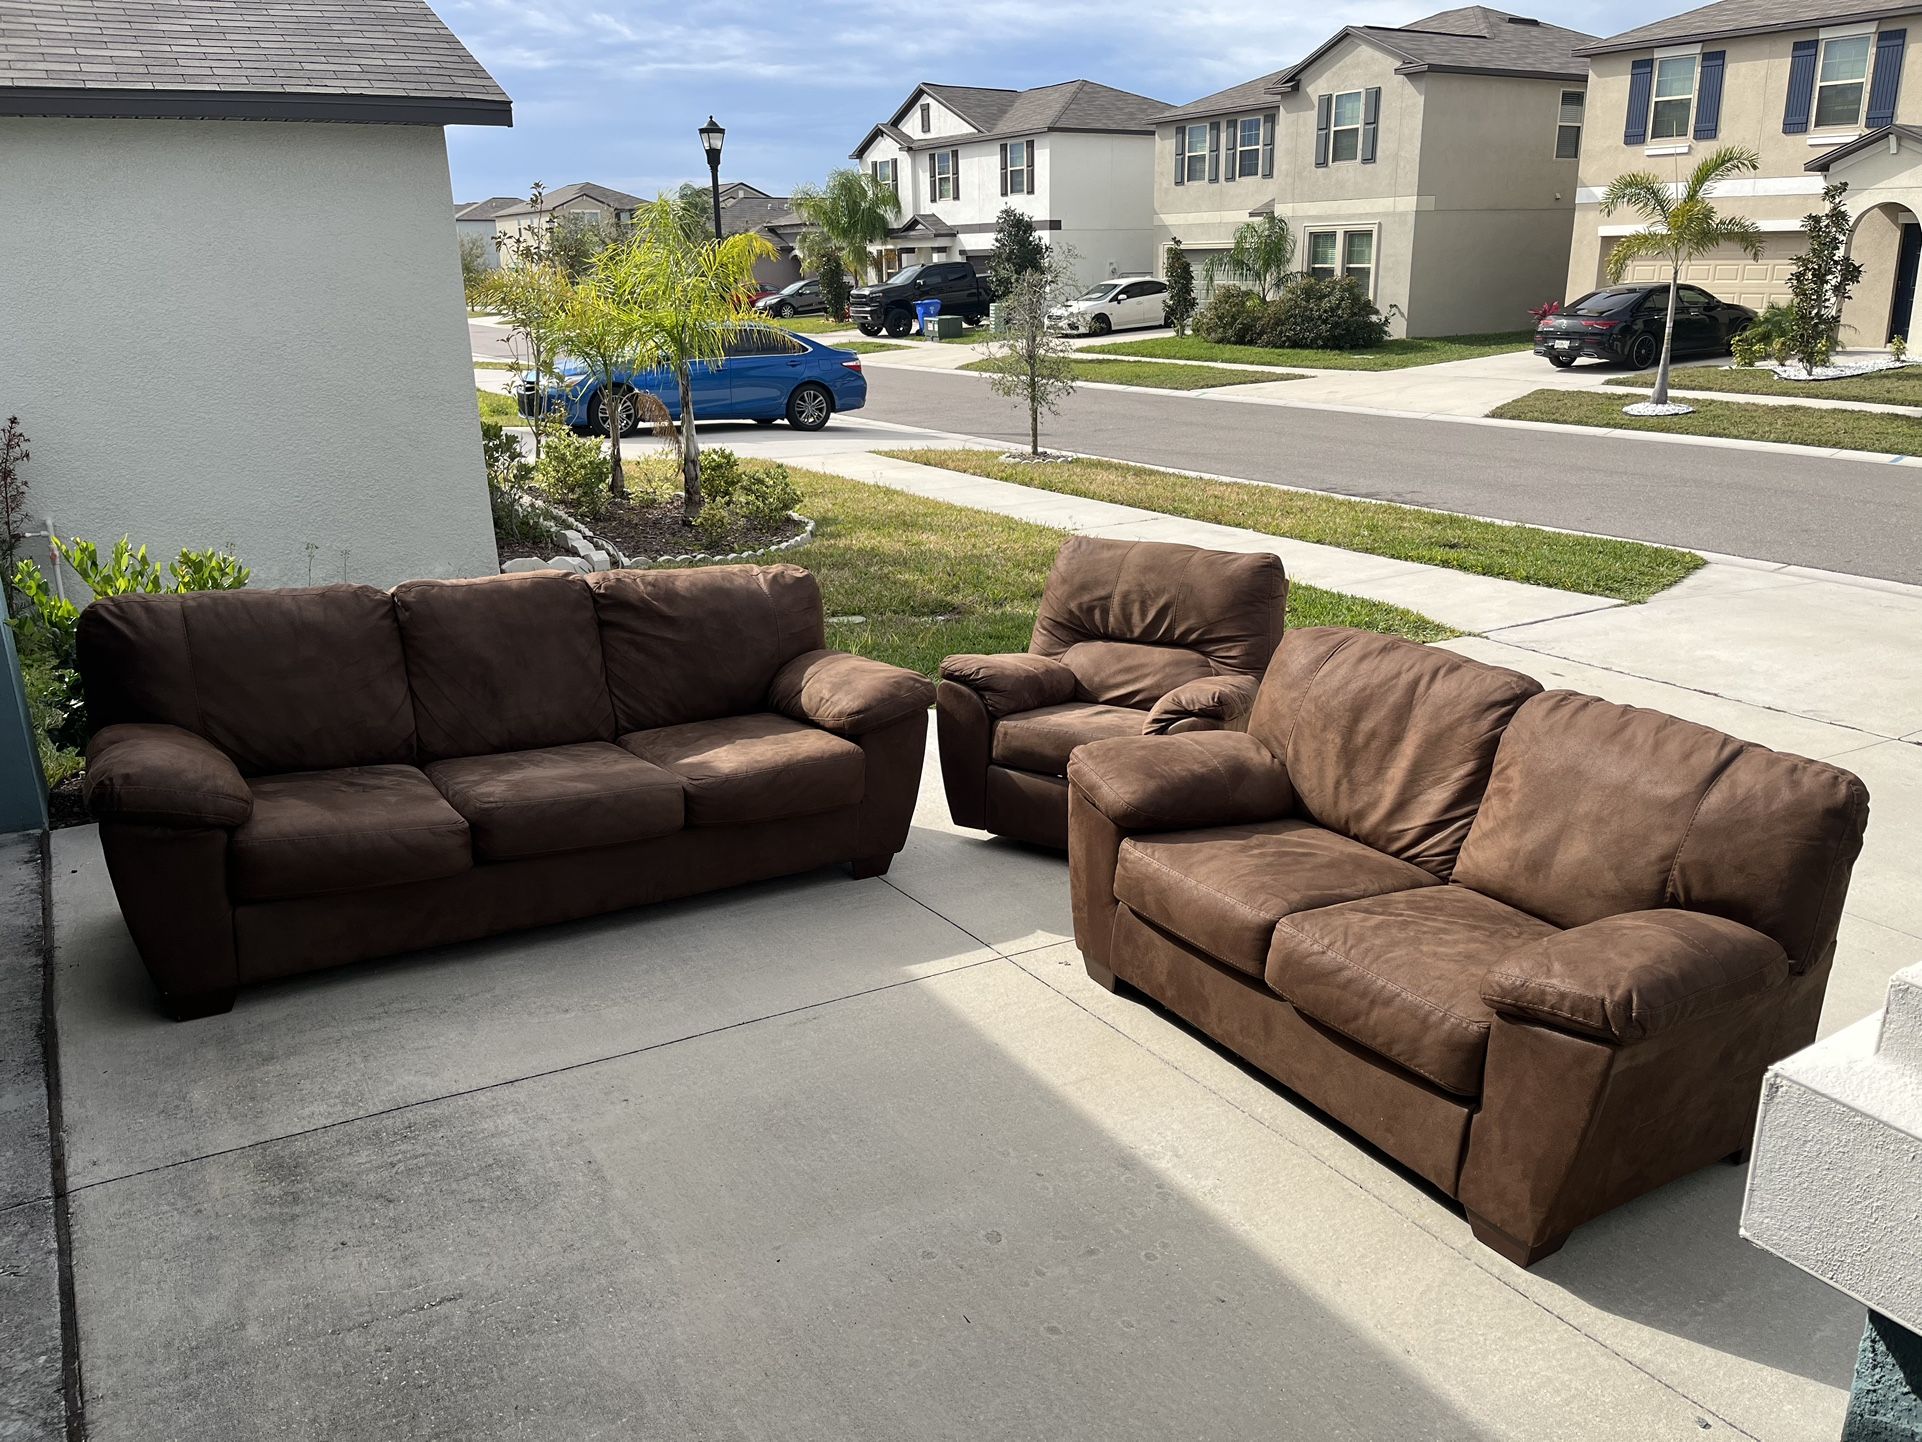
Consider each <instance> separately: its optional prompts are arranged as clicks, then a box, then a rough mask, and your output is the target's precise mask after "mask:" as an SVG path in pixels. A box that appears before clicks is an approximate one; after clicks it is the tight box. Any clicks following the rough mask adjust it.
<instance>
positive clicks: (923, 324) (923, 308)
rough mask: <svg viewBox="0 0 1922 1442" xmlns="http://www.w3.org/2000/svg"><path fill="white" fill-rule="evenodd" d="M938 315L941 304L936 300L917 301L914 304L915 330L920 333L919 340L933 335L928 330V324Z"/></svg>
mask: <svg viewBox="0 0 1922 1442" xmlns="http://www.w3.org/2000/svg"><path fill="white" fill-rule="evenodd" d="M939 314H941V302H940V301H938V300H917V301H916V302H915V303H914V321H915V329H916V330H918V331H920V332H921V339H923V340H926V339H927V338H928V337H929V336H930V335H932V334H933V332H932V331H931V330H929V329H928V322H929V321H931V320H933V319H934V318H935V317H936V316H937V315H939Z"/></svg>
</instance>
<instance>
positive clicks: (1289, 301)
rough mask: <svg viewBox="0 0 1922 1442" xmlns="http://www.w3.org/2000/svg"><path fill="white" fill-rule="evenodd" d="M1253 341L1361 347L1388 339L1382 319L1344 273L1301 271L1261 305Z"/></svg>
mask: <svg viewBox="0 0 1922 1442" xmlns="http://www.w3.org/2000/svg"><path fill="white" fill-rule="evenodd" d="M1256 336H1257V341H1256V344H1258V345H1264V346H1271V347H1273V348H1275V349H1277V350H1366V349H1367V348H1369V347H1370V346H1378V345H1380V344H1381V343H1382V342H1383V341H1385V340H1387V339H1388V322H1387V321H1386V320H1384V319H1383V318H1382V314H1381V312H1380V311H1378V310H1376V309H1375V303H1374V302H1373V301H1371V300H1369V299H1368V293H1367V292H1366V291H1364V290H1363V289H1362V288H1361V286H1360V285H1359V284H1357V283H1356V282H1355V281H1354V280H1353V279H1351V278H1350V277H1348V276H1341V277H1339V278H1334V279H1330V278H1325V277H1320V276H1302V277H1300V278H1299V279H1297V280H1295V281H1294V282H1292V283H1291V284H1289V285H1287V286H1285V287H1284V288H1283V289H1282V292H1281V294H1280V295H1279V296H1277V297H1276V298H1275V299H1274V300H1272V301H1270V302H1269V303H1268V304H1267V305H1266V306H1265V307H1263V309H1262V313H1261V319H1260V323H1259V326H1258V328H1257V330H1256Z"/></svg>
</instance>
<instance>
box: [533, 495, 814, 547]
mask: <svg viewBox="0 0 1922 1442" xmlns="http://www.w3.org/2000/svg"><path fill="white" fill-rule="evenodd" d="M590 524H591V525H592V526H593V530H594V534H595V535H597V536H601V537H603V538H605V539H606V540H609V541H612V542H613V543H614V544H615V545H616V546H618V547H619V548H620V549H621V551H622V552H623V553H624V554H626V555H627V556H628V557H629V559H631V560H636V561H651V560H653V559H654V558H655V557H657V556H683V555H689V554H696V553H700V552H708V553H711V554H714V555H728V554H729V553H731V552H735V551H754V550H759V549H762V548H764V547H767V546H774V545H779V544H780V543H781V542H782V541H786V540H791V539H792V538H793V537H795V536H798V535H800V534H801V532H802V531H803V530H805V529H806V528H807V524H806V522H804V521H799V520H796V519H795V518H794V517H793V516H783V517H781V519H780V520H779V521H777V522H776V523H775V524H773V525H771V526H766V525H759V524H752V523H743V522H740V521H736V522H734V523H733V524H731V525H730V526H729V527H728V529H727V530H726V532H724V533H723V534H722V535H720V536H718V537H713V538H710V537H707V536H704V535H702V533H701V532H699V531H696V530H695V529H694V528H693V527H692V526H689V525H686V524H684V523H683V522H682V520H681V500H680V497H678V496H676V497H675V498H674V499H673V500H672V501H669V502H668V503H667V504H665V505H654V506H646V505H635V504H633V503H632V502H621V501H616V502H614V503H613V505H612V506H610V507H609V509H608V511H607V513H606V514H605V515H602V516H600V517H599V518H597V519H596V520H594V521H593V522H591V523H590ZM501 554H502V555H503V556H505V555H506V552H505V551H503V552H502V553H501Z"/></svg>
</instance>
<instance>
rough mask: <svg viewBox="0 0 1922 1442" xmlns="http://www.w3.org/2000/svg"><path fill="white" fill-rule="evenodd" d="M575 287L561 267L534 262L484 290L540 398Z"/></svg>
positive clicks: (551, 374) (495, 277) (507, 270)
mask: <svg viewBox="0 0 1922 1442" xmlns="http://www.w3.org/2000/svg"><path fill="white" fill-rule="evenodd" d="M572 289H573V287H572V286H571V285H570V284H569V282H568V279H567V275H566V273H565V272H564V271H562V270H561V268H560V267H559V266H557V265H554V264H551V263H550V262H548V261H545V260H535V259H532V258H528V259H524V260H521V261H520V262H518V263H516V264H513V265H503V266H502V267H501V268H500V269H499V270H496V271H492V272H490V273H489V275H488V278H487V281H486V283H485V285H484V286H483V288H482V290H483V295H484V297H485V303H486V305H487V308H488V309H489V310H491V311H493V312H494V313H495V314H496V315H498V316H500V317H501V318H502V319H503V320H505V321H506V322H507V327H508V330H509V331H510V332H512V336H513V339H512V342H511V346H512V350H513V354H514V359H515V361H516V362H518V363H520V364H522V365H524V366H525V367H526V368H527V370H528V371H529V372H530V373H531V374H532V376H533V379H534V385H535V394H536V395H542V396H544V395H546V393H547V387H548V385H549V384H550V383H551V382H552V381H554V380H555V379H556V378H557V377H556V374H555V364H556V362H557V361H558V360H559V359H560V346H559V340H558V337H557V328H558V324H559V317H560V314H561V312H562V310H563V309H564V308H565V306H566V305H567V300H568V296H569V294H570V293H571V291H572ZM540 448H541V432H540V427H539V426H536V427H535V428H534V454H535V456H536V457H538V456H539V455H540Z"/></svg>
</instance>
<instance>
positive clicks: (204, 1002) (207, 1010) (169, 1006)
mask: <svg viewBox="0 0 1922 1442" xmlns="http://www.w3.org/2000/svg"><path fill="white" fill-rule="evenodd" d="M239 990H240V989H239V988H238V987H233V986H222V987H216V988H214V990H212V991H187V992H174V991H163V992H161V993H160V1009H161V1011H163V1012H164V1013H166V1014H167V1015H168V1016H170V1017H172V1018H173V1019H174V1020H175V1021H199V1020H200V1019H201V1018H202V1017H203V1016H219V1015H221V1014H222V1013H223V1012H229V1011H232V1010H233V1009H234V997H235V996H236V995H238V994H239Z"/></svg>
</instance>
